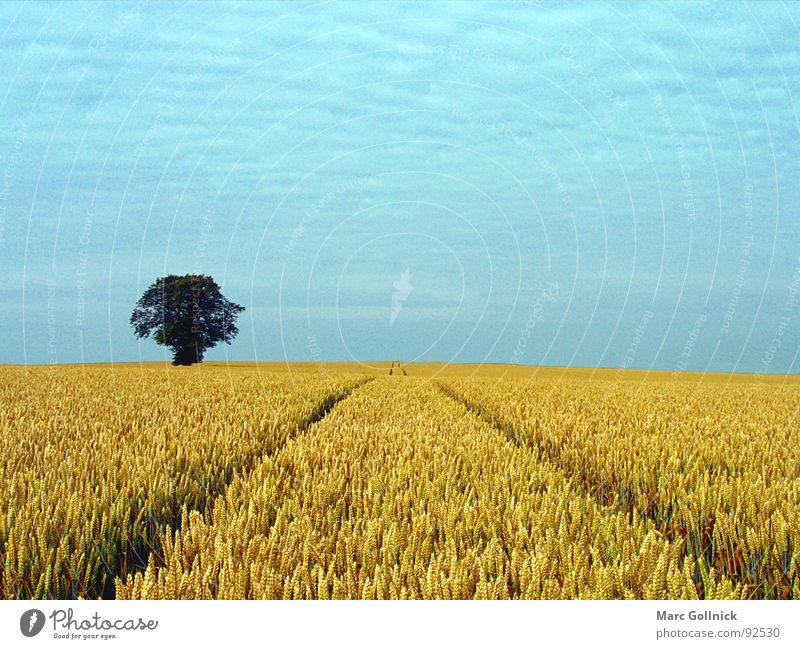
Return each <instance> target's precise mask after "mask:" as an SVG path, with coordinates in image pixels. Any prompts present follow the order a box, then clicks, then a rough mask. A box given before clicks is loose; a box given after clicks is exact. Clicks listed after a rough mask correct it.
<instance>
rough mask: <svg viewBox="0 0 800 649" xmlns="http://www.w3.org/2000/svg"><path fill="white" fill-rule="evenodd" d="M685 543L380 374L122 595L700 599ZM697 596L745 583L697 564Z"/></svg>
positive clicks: (173, 542)
mask: <svg viewBox="0 0 800 649" xmlns="http://www.w3.org/2000/svg"><path fill="white" fill-rule="evenodd" d="M684 544H685V540H684V539H680V538H676V539H672V540H669V539H667V538H665V537H664V536H663V535H661V534H659V533H658V531H657V530H656V528H655V524H654V523H653V521H652V520H649V519H641V518H639V517H633V519H631V517H630V516H628V514H627V513H626V512H624V511H617V510H615V509H614V508H613V507H603V506H601V505H599V504H598V503H597V502H596V501H595V500H594V499H593V498H591V497H588V496H586V495H582V494H580V493H578V492H576V490H575V489H574V488H573V485H572V484H571V482H570V481H569V480H567V479H566V478H565V477H564V475H563V474H562V473H561V472H560V471H558V470H555V469H554V468H553V467H552V466H551V465H550V464H549V463H546V462H540V461H539V460H538V459H537V458H536V457H535V456H534V455H533V454H531V453H530V452H529V451H528V450H527V449H525V448H520V447H519V446H517V445H515V444H513V443H510V442H509V441H508V440H505V439H503V437H502V436H501V435H499V434H498V433H497V431H496V429H495V428H493V427H492V426H490V425H488V424H487V423H486V422H485V421H483V420H482V419H481V418H479V417H477V416H476V415H475V414H474V413H472V412H470V411H469V410H468V409H467V408H466V407H464V406H463V405H462V404H460V403H457V402H456V401H454V400H453V399H450V398H447V397H445V396H444V395H442V394H441V392H440V391H439V390H438V389H436V388H435V387H434V386H433V385H431V384H430V383H427V382H424V381H420V380H417V379H412V378H403V379H402V380H397V379H396V378H394V377H393V378H389V377H386V378H379V379H376V380H375V381H373V382H372V383H371V384H369V385H368V386H366V387H364V388H363V389H361V390H359V391H358V392H356V393H355V394H353V395H352V396H351V397H350V398H349V399H347V400H346V401H343V402H341V403H339V404H338V405H337V406H336V407H335V408H334V409H333V410H332V411H331V412H330V414H329V415H328V416H327V417H325V419H324V420H322V421H321V422H319V423H318V424H316V425H314V426H312V427H311V428H310V429H309V430H308V431H307V433H306V434H305V435H303V436H302V437H298V438H296V439H293V440H290V441H289V442H288V443H287V444H286V445H285V446H284V447H283V448H282V449H281V450H280V451H279V452H278V453H276V454H275V455H273V456H270V457H266V458H264V459H263V461H261V462H260V463H259V464H258V465H257V466H256V467H255V468H254V469H253V470H252V471H251V472H250V473H249V474H248V475H246V476H242V477H238V478H236V479H235V480H234V481H233V482H232V483H231V485H230V487H229V488H228V489H227V491H226V493H225V494H224V496H222V497H220V498H218V499H217V500H216V501H215V503H214V507H213V508H212V509H211V511H210V512H209V513H207V514H205V515H204V514H202V513H200V512H194V513H189V512H188V511H187V512H186V513H185V514H184V520H183V522H182V524H181V526H180V529H179V530H178V531H176V532H174V533H167V534H165V535H164V538H163V539H162V546H163V565H156V563H155V562H151V565H150V566H149V567H148V569H147V570H146V571H145V573H144V574H141V573H140V574H137V575H133V576H130V577H129V578H128V579H126V580H125V583H122V582H120V583H119V584H118V588H117V595H118V596H119V597H122V598H430V599H450V598H455V599H462V598H669V597H677V598H696V597H697V596H698V590H697V584H696V581H695V577H696V574H697V573H698V571H702V568H700V567H699V566H698V565H697V564H696V563H695V561H694V559H692V558H691V557H687V554H686V552H685V548H684ZM703 587H704V589H705V595H706V596H707V597H727V598H730V597H741V596H743V595H745V594H746V592H745V589H744V588H743V587H741V586H737V585H736V584H734V583H733V582H732V581H731V580H729V579H726V578H725V577H724V576H721V575H719V574H717V573H716V572H715V571H713V570H712V571H707V572H705V574H704V576H703Z"/></svg>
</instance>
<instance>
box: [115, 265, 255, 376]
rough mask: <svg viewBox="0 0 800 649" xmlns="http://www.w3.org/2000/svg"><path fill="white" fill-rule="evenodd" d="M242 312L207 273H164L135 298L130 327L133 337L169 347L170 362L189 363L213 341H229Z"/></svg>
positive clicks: (197, 359) (236, 331) (175, 363)
mask: <svg viewBox="0 0 800 649" xmlns="http://www.w3.org/2000/svg"><path fill="white" fill-rule="evenodd" d="M242 311H244V307H243V306H241V305H239V304H236V303H235V302H231V301H230V300H229V299H228V298H226V297H225V296H224V295H223V294H222V292H221V291H220V289H219V285H218V284H217V283H216V282H215V281H214V278H213V277H211V276H210V275H168V276H166V277H159V278H158V279H157V280H156V281H155V282H153V284H152V285H151V286H150V287H149V288H148V289H147V290H146V291H145V292H144V294H143V295H142V297H141V298H139V301H138V302H137V303H136V306H135V307H134V309H133V314H132V315H131V326H132V327H133V329H134V331H135V332H136V337H137V338H146V337H147V336H152V338H153V340H155V341H156V342H157V343H158V344H159V345H165V346H166V347H169V348H171V349H172V352H173V359H172V364H173V365H191V364H192V363H199V362H201V361H202V360H203V355H204V354H205V351H206V350H207V349H209V348H211V347H214V345H216V344H217V343H219V342H225V343H227V344H230V343H231V341H232V340H233V339H234V337H235V336H236V334H238V333H239V329H238V328H237V327H236V318H237V317H238V315H239V313H241V312H242Z"/></svg>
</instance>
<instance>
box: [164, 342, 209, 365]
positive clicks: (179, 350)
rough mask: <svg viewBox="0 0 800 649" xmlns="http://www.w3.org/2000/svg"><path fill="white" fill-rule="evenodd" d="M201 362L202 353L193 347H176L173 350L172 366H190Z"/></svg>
mask: <svg viewBox="0 0 800 649" xmlns="http://www.w3.org/2000/svg"><path fill="white" fill-rule="evenodd" d="M202 361H203V352H202V351H200V350H199V349H198V348H197V347H195V346H193V345H192V346H186V347H176V348H174V349H173V356H172V364H173V365H192V364H194V363H200V362H202Z"/></svg>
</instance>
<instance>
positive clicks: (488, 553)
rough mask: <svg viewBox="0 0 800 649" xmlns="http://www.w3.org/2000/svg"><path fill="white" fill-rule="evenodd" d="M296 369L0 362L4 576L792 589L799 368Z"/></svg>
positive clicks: (279, 584)
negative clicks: (530, 373) (741, 373)
mask: <svg viewBox="0 0 800 649" xmlns="http://www.w3.org/2000/svg"><path fill="white" fill-rule="evenodd" d="M318 369H326V368H325V366H313V367H304V368H303V371H301V372H299V373H298V372H293V371H291V367H289V366H287V367H286V368H283V369H282V370H281V371H280V372H278V371H275V370H276V368H270V369H269V371H261V370H260V369H259V368H258V367H254V366H243V367H237V368H226V367H219V366H218V367H214V366H207V367H203V366H200V367H193V368H189V369H187V368H165V367H159V366H136V365H133V366H94V367H90V366H87V367H86V368H81V367H73V368H67V367H57V368H28V369H25V368H14V367H3V368H0V379H2V384H0V404H2V409H0V435H2V437H0V439H2V440H3V444H4V448H3V451H4V452H3V456H2V459H0V596H3V597H6V598H29V597H36V598H47V597H66V598H70V597H110V596H114V595H115V596H116V597H120V598H187V599H189V598H398V599H399V598H427V599H456V598H458V599H460V598H491V599H504V598H698V597H702V598H709V599H711V598H798V597H800V580H799V579H798V571H799V570H800V565H799V561H800V557H799V556H798V553H799V552H800V550H799V548H800V518H799V514H798V512H800V445H798V441H800V429H799V428H798V426H797V412H798V410H797V404H798V403H800V399H799V398H798V397H800V385H797V384H788V383H787V384H785V385H781V384H780V383H777V382H771V383H767V382H762V383H758V382H757V383H754V384H747V383H746V382H744V381H738V382H732V383H730V384H726V383H721V382H718V381H716V382H715V381H711V382H708V381H706V382H702V381H697V380H689V379H687V378H686V377H681V378H680V380H674V381H672V380H664V377H661V378H660V379H659V380H649V381H645V382H643V381H633V380H624V381H613V380H607V378H608V377H606V379H604V380H593V379H591V378H589V377H584V376H581V377H580V378H577V377H572V378H565V375H564V374H558V373H552V375H548V376H545V377H540V378H537V379H528V378H520V377H518V378H506V379H496V380H491V379H489V378H486V377H485V376H484V378H476V377H469V378H463V375H462V376H461V377H459V376H458V373H453V374H452V375H450V377H449V378H442V376H444V375H443V374H437V373H432V372H428V371H427V370H426V371H425V373H426V374H427V375H428V378H419V377H418V378H415V368H414V367H413V366H409V370H408V375H407V376H404V375H402V374H400V373H393V375H392V376H391V377H390V376H388V369H387V370H386V374H387V375H386V376H383V377H378V378H375V377H374V374H375V372H374V371H373V372H371V373H372V374H373V376H372V377H368V376H366V375H365V374H363V373H360V374H352V373H341V370H342V369H343V368H337V369H336V371H324V372H319V371H312V370H318ZM346 369H348V370H350V369H352V370H357V369H358V367H357V366H353V367H347V368H346ZM287 370H288V371H287ZM434 379H435V380H434ZM365 382H366V383H365Z"/></svg>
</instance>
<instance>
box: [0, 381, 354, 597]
mask: <svg viewBox="0 0 800 649" xmlns="http://www.w3.org/2000/svg"><path fill="white" fill-rule="evenodd" d="M0 373H2V384H0V402H1V403H2V409H0V436H1V437H0V439H2V440H3V445H4V452H3V456H2V459H0V597H5V598H74V597H113V596H114V595H115V593H114V577H116V576H118V575H124V574H128V573H129V572H131V571H135V570H137V569H140V568H144V567H145V566H146V565H147V564H148V557H149V556H151V555H152V553H153V552H159V551H160V546H159V538H160V537H161V534H162V532H163V530H164V529H165V527H166V526H171V527H172V528H173V529H174V528H175V527H176V526H177V525H179V523H180V520H181V512H182V511H183V510H184V509H186V508H188V509H189V510H198V511H204V510H205V509H206V508H207V507H208V506H209V505H210V504H211V502H212V501H213V499H214V497H215V496H217V495H218V494H219V493H221V492H222V491H224V489H225V488H226V486H227V485H228V484H229V483H230V481H231V480H232V479H233V478H234V477H235V476H237V475H241V474H243V473H246V472H247V471H248V470H249V469H250V468H251V467H252V465H253V464H254V463H255V462H256V461H257V460H258V459H260V458H261V457H262V456H264V455H265V454H266V455H268V454H270V453H274V452H275V451H276V450H278V449H279V448H280V447H281V446H283V445H284V444H285V443H286V442H287V440H289V439H290V438H291V437H292V436H293V435H295V434H296V433H298V432H299V431H303V430H305V429H307V428H308V427H309V426H311V425H312V424H313V423H314V422H316V421H318V420H319V419H320V418H321V416H323V415H324V414H325V413H326V412H327V411H328V410H329V409H330V408H331V407H332V405H333V404H334V403H335V402H336V401H337V400H339V399H341V398H342V397H344V396H346V395H347V394H348V393H349V392H350V391H351V390H352V389H353V388H354V387H355V386H356V385H359V384H360V383H362V382H363V380H364V379H363V378H362V377H358V376H355V375H344V374H343V375H339V376H335V377H326V376H320V375H310V374H306V375H304V377H303V378H301V379H299V380H298V379H297V377H292V376H291V375H282V376H278V377H274V376H273V377H265V376H261V375H259V374H258V373H257V372H237V373H227V372H208V371H204V370H203V369H200V368H196V369H192V370H166V369H164V368H161V369H156V368H152V367H151V368H147V369H140V368H138V367H133V366H129V367H120V368H113V367H94V368H93V367H89V368H86V369H82V368H80V367H74V368H59V369H58V371H57V372H55V371H51V370H50V369H48V368H37V369H28V370H23V369H21V368H19V369H18V368H0Z"/></svg>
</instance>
